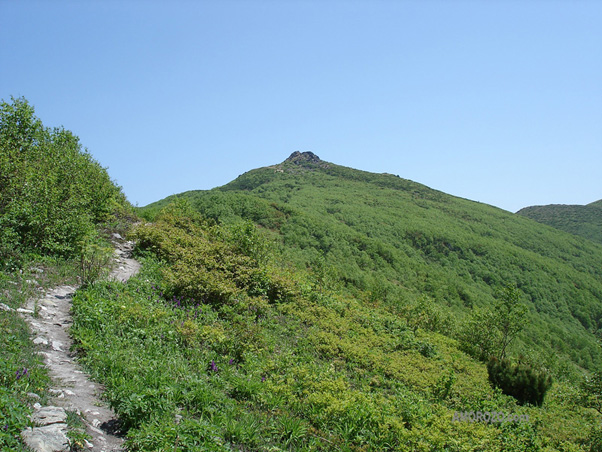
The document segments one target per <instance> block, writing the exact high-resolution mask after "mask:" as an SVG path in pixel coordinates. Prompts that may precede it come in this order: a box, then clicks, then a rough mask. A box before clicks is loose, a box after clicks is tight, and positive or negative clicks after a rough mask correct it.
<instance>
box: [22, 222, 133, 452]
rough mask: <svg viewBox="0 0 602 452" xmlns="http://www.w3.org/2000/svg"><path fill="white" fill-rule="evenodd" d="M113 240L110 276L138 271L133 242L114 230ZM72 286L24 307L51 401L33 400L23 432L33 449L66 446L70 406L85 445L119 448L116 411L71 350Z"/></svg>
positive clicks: (111, 451)
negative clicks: (86, 436) (79, 423)
mask: <svg viewBox="0 0 602 452" xmlns="http://www.w3.org/2000/svg"><path fill="white" fill-rule="evenodd" d="M114 244H115V247H116V249H115V260H116V263H117V266H116V268H115V270H113V271H112V272H111V275H110V278H111V279H116V280H119V281H122V282H125V281H127V280H128V279H129V278H130V277H131V276H133V275H135V274H136V273H137V272H138V270H139V269H140V264H139V263H138V262H137V261H136V260H135V259H133V258H132V256H131V252H132V247H133V243H132V242H126V241H123V240H122V239H121V237H120V236H119V235H117V234H114ZM76 289H77V287H74V286H59V287H56V288H54V289H52V290H50V291H48V292H47V293H46V294H45V295H44V297H43V298H42V299H40V300H34V299H32V300H30V301H29V302H28V306H27V309H26V310H22V311H23V316H24V318H25V320H26V321H27V322H28V323H29V325H30V327H31V331H32V333H33V334H34V336H35V338H34V343H35V344H37V345H39V346H40V347H41V350H40V352H39V353H40V354H41V355H42V356H43V357H44V362H45V364H46V366H47V367H48V370H49V374H50V376H51V378H52V381H53V386H52V388H51V389H50V390H49V392H50V393H51V394H52V395H53V399H52V406H45V407H42V406H41V405H40V404H39V403H36V404H35V405H34V410H35V411H34V413H33V415H32V419H33V421H34V422H35V423H36V424H37V425H38V426H37V427H34V428H29V429H27V430H25V431H23V432H22V434H21V435H22V437H23V439H24V441H25V442H26V444H27V445H28V446H29V447H30V448H31V449H32V450H34V451H36V452H46V451H68V450H69V441H68V439H67V436H66V433H67V424H66V418H67V415H66V412H67V411H74V412H76V413H78V414H79V415H80V416H81V418H82V420H83V421H84V423H85V425H86V431H87V433H88V434H89V435H90V437H91V439H90V440H89V442H88V444H86V446H87V447H88V450H91V451H94V452H118V451H122V450H123V447H122V446H123V439H121V438H119V437H117V436H115V435H114V434H113V433H114V431H115V425H116V416H115V413H114V412H113V411H112V410H111V409H110V408H109V407H108V406H107V405H106V403H105V402H104V401H102V400H101V399H100V395H101V394H102V391H103V387H102V386H101V385H99V384H98V383H96V382H93V381H92V379H91V378H90V376H89V375H88V374H86V373H85V372H84V371H83V369H82V368H81V366H80V365H79V364H78V363H77V362H76V361H75V356H74V355H73V354H72V353H71V352H70V349H71V344H72V340H71V338H70V337H69V334H68V330H69V327H70V326H71V324H72V323H73V320H72V317H71V304H72V297H73V294H74V293H75V291H76ZM36 303H37V306H36ZM36 312H37V315H36Z"/></svg>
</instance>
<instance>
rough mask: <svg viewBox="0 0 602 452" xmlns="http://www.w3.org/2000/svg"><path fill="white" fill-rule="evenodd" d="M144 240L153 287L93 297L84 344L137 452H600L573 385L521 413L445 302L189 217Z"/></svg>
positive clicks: (154, 226)
mask: <svg viewBox="0 0 602 452" xmlns="http://www.w3.org/2000/svg"><path fill="white" fill-rule="evenodd" d="M133 238H134V239H136V241H137V244H138V250H139V252H140V256H141V259H142V260H143V262H144V265H143V269H142V273H141V274H140V275H138V276H137V277H135V278H133V279H131V280H129V281H128V282H127V283H126V284H122V283H119V282H115V281H111V282H105V283H98V284H95V285H92V286H89V287H87V288H86V289H84V290H80V291H78V294H77V296H76V297H75V299H74V306H73V309H74V324H73V327H72V330H71V331H72V334H73V336H74V339H75V340H76V348H77V351H78V352H79V355H80V357H81V360H82V361H83V362H84V363H85V364H86V365H87V366H88V368H89V369H90V371H91V372H92V374H93V375H94V376H95V377H96V378H98V379H99V380H100V381H101V382H102V383H103V384H104V385H105V387H106V397H107V399H108V400H109V402H110V403H111V405H112V406H113V407H114V408H115V410H116V411H117V412H118V414H119V417H120V419H121V421H122V423H123V428H124V429H125V430H127V436H128V441H127V445H128V450H131V451H145V452H148V451H166V450H174V449H176V448H177V450H181V451H190V452H192V451H199V450H211V451H224V452H225V451H232V450H240V451H246V450H258V451H333V452H334V451H358V452H359V451H424V452H426V451H433V450H441V451H443V450H446V451H458V452H459V451H475V452H476V451H492V452H493V451H496V452H497V451H508V452H510V451H512V452H517V451H531V452H533V451H553V450H571V451H584V450H589V449H590V446H592V445H594V444H596V443H595V441H596V440H597V438H598V437H599V435H600V434H601V433H602V432H601V431H600V430H599V429H597V427H596V426H597V425H598V424H599V415H598V414H597V413H596V412H595V411H594V410H593V409H589V408H585V407H583V406H581V405H580V404H578V403H576V401H577V400H578V394H579V391H578V389H577V388H576V387H575V386H574V385H572V384H571V383H570V382H567V381H564V380H562V379H557V381H556V383H555V384H554V385H553V386H552V387H551V389H550V390H549V391H548V394H547V395H546V398H545V402H544V404H543V406H541V407H539V406H533V405H528V404H522V405H521V404H519V403H518V402H517V401H516V400H515V399H514V398H513V397H509V396H507V395H504V394H502V392H501V391H500V390H498V389H494V388H493V387H492V385H491V384H490V383H489V378H488V370H487V368H486V366H485V365H484V364H483V363H481V362H479V361H478V360H475V359H472V358H471V357H470V356H469V355H467V354H466V353H464V352H462V351H461V350H460V349H459V341H458V340H456V339H454V338H452V337H449V336H446V335H443V334H441V333H439V332H437V331H436V330H438V329H440V328H438V326H439V327H440V326H442V325H443V324H444V323H445V320H446V319H445V316H443V315H442V312H441V311H439V310H437V306H436V305H434V304H433V303H432V302H429V301H428V300H427V299H425V298H423V299H422V301H421V303H419V304H418V305H416V306H414V309H412V311H411V312H406V313H399V312H397V311H396V310H395V309H393V307H394V306H393V304H392V302H385V301H384V300H383V299H382V298H381V297H376V296H370V294H369V293H364V292H362V291H360V290H359V289H353V290H354V291H355V292H357V293H358V294H357V296H353V295H351V294H349V293H348V292H349V290H348V289H345V288H344V287H341V286H339V285H337V283H336V281H333V280H332V278H331V277H330V276H329V272H328V271H327V268H326V266H325V265H320V264H319V263H318V262H315V263H314V264H313V268H312V269H309V270H304V269H295V268H291V267H290V266H287V265H286V264H285V263H284V262H283V261H282V260H281V256H277V255H274V254H273V252H272V251H274V248H273V247H271V246H270V243H269V242H266V241H265V240H264V237H263V234H262V231H261V230H260V229H258V228H256V227H255V226H254V225H253V224H252V223H249V222H242V223H241V222H234V223H232V224H215V223H214V222H212V221H210V220H206V219H203V218H202V217H200V216H199V215H198V214H195V212H194V211H191V209H190V207H189V206H188V207H187V206H186V204H185V203H184V202H181V201H178V202H177V203H175V204H174V205H170V206H168V207H167V209H165V210H164V211H163V212H161V213H160V214H159V215H158V216H157V217H156V218H155V221H154V222H153V223H149V224H143V225H140V226H138V227H137V228H136V229H135V231H134V233H133ZM319 261H320V260H319ZM322 264H324V262H323V260H322ZM381 295H382V294H381ZM521 378H522V377H521ZM464 412H466V413H472V421H474V422H471V421H470V420H469V419H470V418H465V419H463V418H462V414H460V413H464ZM477 412H479V413H481V414H480V415H479V416H481V417H480V418H475V416H476V414H475V413H477ZM485 413H488V414H485ZM483 415H484V416H487V417H486V420H484V419H483V417H482V416H483ZM468 416H470V414H468Z"/></svg>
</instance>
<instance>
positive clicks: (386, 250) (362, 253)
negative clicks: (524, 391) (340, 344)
mask: <svg viewBox="0 0 602 452" xmlns="http://www.w3.org/2000/svg"><path fill="white" fill-rule="evenodd" d="M178 197H179V198H181V199H186V200H189V201H190V203H191V204H192V205H193V206H194V207H195V208H196V209H197V210H198V211H200V212H201V213H202V214H203V215H205V216H207V217H209V218H213V219H215V220H217V221H219V222H223V223H231V222H234V221H236V220H237V219H240V218H243V219H249V220H252V221H253V222H255V223H257V224H258V225H261V226H262V227H263V228H265V229H266V230H267V231H269V232H270V234H271V237H272V238H273V239H274V240H275V243H276V245H275V246H277V247H278V252H279V255H280V256H281V258H282V259H283V261H286V262H294V263H295V264H296V266H297V267H298V268H306V267H307V268H315V267H316V265H321V266H323V267H325V268H327V269H328V271H329V275H330V276H331V279H332V281H334V282H335V283H336V284H339V285H341V286H342V287H344V289H345V290H346V291H347V292H348V293H351V294H355V295H357V294H360V293H369V294H371V295H370V296H371V297H373V298H375V299H379V300H381V301H384V302H386V303H387V304H389V305H390V306H392V307H393V308H395V309H399V310H404V309H407V306H411V305H413V304H415V303H417V300H419V299H420V298H421V297H424V296H428V297H429V298H430V299H432V300H433V301H434V304H435V305H437V306H438V307H440V308H441V309H443V310H444V311H445V312H446V317H447V318H448V319H449V320H450V322H449V323H454V322H459V321H461V320H462V319H463V318H464V317H465V316H466V315H467V314H468V313H470V312H471V311H472V310H473V309H474V308H476V307H484V306H489V305H491V303H492V302H493V300H494V294H495V293H496V291H497V290H499V289H500V288H501V287H503V286H504V285H506V284H513V285H516V286H517V287H518V288H519V290H520V291H521V292H522V294H523V296H524V301H525V302H526V303H527V304H528V307H529V321H528V323H527V327H526V329H525V331H524V332H523V334H522V336H521V338H520V340H519V341H518V342H517V343H516V344H515V352H517V353H519V352H520V353H523V354H526V355H532V356H536V357H537V360H538V361H539V362H544V363H545V364H546V366H548V367H549V368H551V369H554V371H555V372H563V371H566V369H567V364H568V362H569V361H570V362H572V363H575V364H577V365H578V366H581V367H584V368H589V369H593V368H596V367H598V366H600V365H601V364H602V361H601V355H600V351H599V347H598V346H597V344H596V340H595V336H594V334H593V333H595V332H596V331H598V329H600V327H601V322H602V246H599V245H596V244H592V243H591V242H589V241H585V240H583V239H580V238H577V237H573V236H571V235H568V234H566V233H563V232H560V231H556V230H551V229H549V228H546V227H540V226H538V225H537V224H536V223H534V222H532V221H530V220H528V219H525V218H523V217H521V216H517V215H513V214H511V213H508V212H505V211H503V210H500V209H497V208H494V207H491V206H488V205H485V204H480V203H476V202H472V201H468V200H465V199H460V198H456V197H453V196H450V195H447V194H445V193H442V192H438V191H436V190H432V189H430V188H428V187H426V186H423V185H420V184H418V183H415V182H412V181H409V180H405V179H402V178H399V177H397V176H394V175H389V174H372V173H368V172H364V171H358V170H354V169H350V168H345V167H342V166H338V165H335V164H332V163H328V162H324V161H322V160H320V159H318V158H317V157H316V156H315V155H313V154H310V153H303V154H300V153H295V154H293V155H292V156H291V157H290V158H289V159H287V160H286V161H285V162H283V163H281V164H279V165H274V166H271V167H266V168H260V169H256V170H252V171H249V172H248V173H245V174H243V175H241V176H240V177H238V178H237V179H236V180H234V181H233V182H231V183H229V184H227V185H225V186H223V187H219V188H216V189H213V190H210V191H192V192H186V193H182V194H181V195H178ZM169 201H170V198H167V199H166V200H163V201H160V202H158V203H155V204H151V205H150V206H147V207H146V208H145V209H143V211H145V212H146V214H147V215H152V212H153V211H155V210H156V209H158V208H160V207H161V206H163V205H165V204H166V203H168V202H169ZM450 328H451V327H450ZM569 367H570V366H569Z"/></svg>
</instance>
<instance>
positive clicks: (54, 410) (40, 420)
mask: <svg viewBox="0 0 602 452" xmlns="http://www.w3.org/2000/svg"><path fill="white" fill-rule="evenodd" d="M31 420H32V421H33V422H35V423H36V424H38V425H50V424H62V423H65V421H66V420H67V413H66V412H65V409H64V408H62V407H59V406H45V407H43V408H40V409H39V410H38V411H36V412H35V413H33V414H32V415H31Z"/></svg>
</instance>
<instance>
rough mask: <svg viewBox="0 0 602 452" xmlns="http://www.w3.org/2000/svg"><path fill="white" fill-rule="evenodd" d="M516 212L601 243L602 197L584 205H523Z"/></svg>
mask: <svg viewBox="0 0 602 452" xmlns="http://www.w3.org/2000/svg"><path fill="white" fill-rule="evenodd" d="M517 214H518V215H523V216H525V217H527V218H531V219H532V220H535V221H537V222H539V223H543V224H547V225H548V226H552V227H553V228H556V229H560V230H561V231H566V232H570V233H571V234H575V235H579V236H581V237H585V238H586V239H589V240H593V241H594V242H597V243H602V199H601V200H600V201H596V202H592V203H590V204H586V205H585V206H581V205H566V204H551V205H547V206H531V207H525V208H524V209H521V210H519V211H518V212H517Z"/></svg>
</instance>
